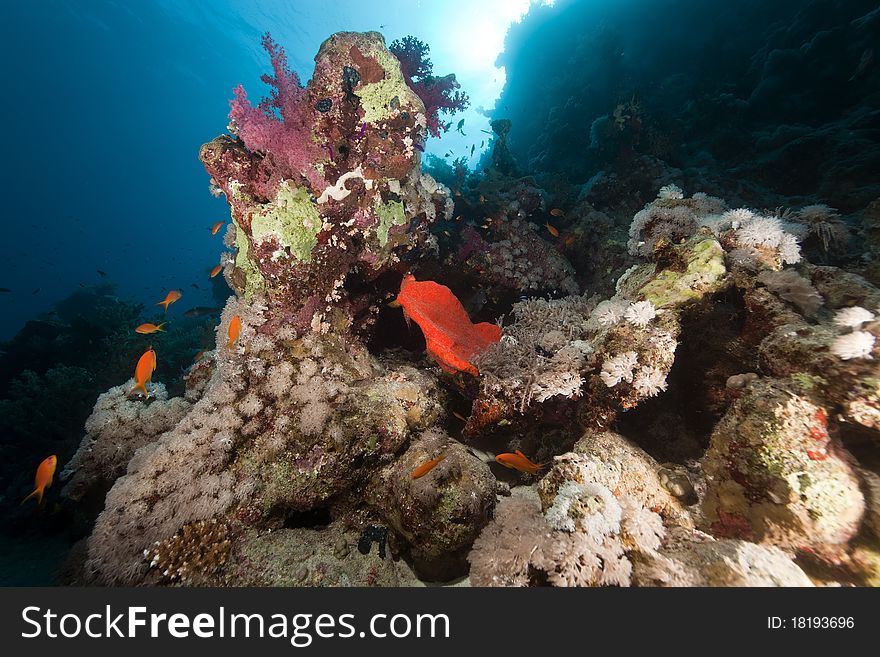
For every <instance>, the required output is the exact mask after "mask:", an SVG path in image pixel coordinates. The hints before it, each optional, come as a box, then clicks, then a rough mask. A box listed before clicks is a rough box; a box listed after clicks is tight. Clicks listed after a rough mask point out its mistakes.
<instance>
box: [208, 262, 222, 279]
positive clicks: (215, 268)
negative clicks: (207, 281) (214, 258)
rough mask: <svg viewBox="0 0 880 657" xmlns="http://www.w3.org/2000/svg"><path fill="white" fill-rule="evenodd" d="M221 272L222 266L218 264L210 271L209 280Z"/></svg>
mask: <svg viewBox="0 0 880 657" xmlns="http://www.w3.org/2000/svg"><path fill="white" fill-rule="evenodd" d="M221 271H223V265H222V264H219V265H217V266H216V267H214V269H212V270H211V278H214V277H215V276H216V275H217V274H219V273H220V272H221Z"/></svg>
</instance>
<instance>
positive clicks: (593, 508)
mask: <svg viewBox="0 0 880 657" xmlns="http://www.w3.org/2000/svg"><path fill="white" fill-rule="evenodd" d="M664 532H665V530H664V528H663V525H662V522H661V521H660V517H659V516H658V515H657V514H656V513H653V512H651V511H648V510H647V509H645V508H644V507H643V506H642V505H641V504H639V503H638V502H636V501H634V500H632V499H630V498H621V499H620V500H618V499H617V498H615V497H614V495H612V493H611V491H610V490H608V489H607V488H605V487H604V486H602V485H599V484H595V483H577V482H573V481H566V482H564V483H563V484H562V485H561V486H559V488H558V490H557V493H556V495H555V497H554V499H553V501H552V503H551V504H550V505H549V506H548V507H547V508H546V509H545V511H544V513H541V507H540V506H539V505H538V504H537V503H536V502H535V501H533V500H532V499H530V498H529V497H525V496H519V495H518V496H513V497H510V498H508V499H504V500H502V501H501V502H500V503H499V504H498V507H497V509H496V513H495V520H493V521H492V522H491V523H490V524H489V526H488V527H486V529H484V530H483V532H482V534H480V536H479V538H477V540H476V541H475V542H474V547H473V549H472V550H471V553H470V555H469V557H468V559H469V560H470V563H471V582H472V583H473V584H475V585H477V586H528V585H536V584H538V583H540V582H542V581H544V580H546V581H547V582H548V583H549V584H551V585H553V586H629V584H630V578H631V573H632V562H631V555H633V554H637V553H639V552H643V551H644V552H652V551H653V550H655V549H656V548H657V547H659V545H660V539H661V538H662V536H663V534H664Z"/></svg>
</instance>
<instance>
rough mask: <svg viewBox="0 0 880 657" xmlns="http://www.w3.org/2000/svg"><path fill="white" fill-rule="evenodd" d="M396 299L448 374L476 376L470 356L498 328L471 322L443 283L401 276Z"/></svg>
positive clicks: (497, 332) (495, 336)
mask: <svg viewBox="0 0 880 657" xmlns="http://www.w3.org/2000/svg"><path fill="white" fill-rule="evenodd" d="M397 302H398V303H399V304H400V305H401V306H403V310H404V312H406V315H407V317H409V318H410V319H412V320H413V321H414V322H415V323H416V324H418V325H419V328H421V329H422V333H424V334H425V342H426V343H427V348H428V353H430V354H431V355H432V356H433V357H434V358H435V359H436V360H437V362H438V363H439V365H440V367H442V368H443V369H444V370H446V371H447V372H450V373H455V372H468V373H470V374H474V375H477V374H479V372H478V371H477V368H476V367H475V366H474V365H473V364H472V363H471V361H472V360H473V358H474V356H475V355H477V354H478V353H480V352H482V351H484V350H485V349H486V348H487V347H488V346H489V345H490V344H492V343H493V342H498V341H499V340H500V339H501V327H500V326H497V325H496V324H490V323H488V322H481V323H480V324H473V323H472V322H471V319H470V317H468V314H467V312H466V311H465V309H464V306H462V305H461V302H460V301H459V300H458V299H457V298H456V296H455V295H454V294H453V293H452V290H450V289H449V288H448V287H446V286H445V285H440V284H439V283H435V282H434V281H417V280H416V279H415V277H414V276H405V277H404V278H403V281H402V282H401V283H400V294H399V295H397Z"/></svg>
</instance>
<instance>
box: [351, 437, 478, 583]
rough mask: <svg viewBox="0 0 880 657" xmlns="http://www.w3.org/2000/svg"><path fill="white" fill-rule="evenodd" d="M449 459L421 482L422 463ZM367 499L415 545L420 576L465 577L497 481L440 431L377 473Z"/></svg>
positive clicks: (413, 553) (414, 444) (412, 445)
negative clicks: (465, 564)
mask: <svg viewBox="0 0 880 657" xmlns="http://www.w3.org/2000/svg"><path fill="white" fill-rule="evenodd" d="M438 454H442V455H444V458H443V460H442V461H441V462H440V463H438V464H437V465H436V466H435V467H434V468H433V469H431V471H430V472H429V473H428V474H426V475H424V476H422V477H418V478H416V479H413V478H412V476H411V473H412V472H413V471H414V470H415V469H416V468H417V467H418V466H419V465H421V464H422V463H424V462H425V461H428V460H429V459H432V458H435V457H436V456H437V455H438ZM367 499H368V500H369V501H370V503H371V504H372V505H373V506H374V507H376V509H377V512H378V513H379V515H380V516H382V517H383V518H384V519H385V520H386V521H387V523H388V524H389V525H390V526H391V527H393V528H394V529H395V531H396V532H397V533H398V534H399V535H401V536H403V537H404V538H405V539H406V541H407V542H408V543H409V544H410V546H411V548H410V552H411V556H412V559H413V563H414V566H415V568H416V572H417V573H419V574H420V575H422V576H423V577H426V578H428V579H432V580H446V579H450V575H454V574H456V573H459V572H461V570H462V569H461V563H460V562H462V561H463V560H464V557H465V555H466V553H467V550H468V549H469V548H470V545H471V543H473V541H474V539H475V538H476V537H477V535H478V534H479V533H480V530H481V529H482V528H483V527H484V526H485V525H486V523H487V522H488V521H489V517H490V515H491V513H492V510H493V509H494V506H495V478H494V476H493V475H492V473H491V472H490V471H489V468H488V467H487V466H486V464H485V463H483V462H482V461H481V460H480V459H478V458H476V457H475V456H472V455H471V454H470V453H469V452H468V451H467V448H465V446H464V445H462V444H460V443H458V442H456V441H454V440H452V439H451V438H449V437H448V436H446V435H444V434H442V433H441V432H440V431H439V430H437V429H431V430H429V431H426V432H424V433H422V434H421V435H420V436H419V437H418V438H415V439H413V440H412V441H411V442H410V445H409V448H408V449H407V450H406V451H405V452H404V453H403V454H402V455H401V456H400V457H398V458H397V459H396V460H395V461H394V463H393V464H392V465H389V466H386V467H385V468H383V469H382V470H381V471H380V472H378V473H377V474H376V476H375V477H374V479H373V481H372V482H371V483H370V485H369V487H368V489H367Z"/></svg>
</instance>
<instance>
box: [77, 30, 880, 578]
mask: <svg viewBox="0 0 880 657" xmlns="http://www.w3.org/2000/svg"><path fill="white" fill-rule="evenodd" d="M263 46H264V48H265V50H266V51H267V53H268V55H269V58H270V60H271V65H272V69H273V72H272V74H271V75H267V76H264V78H263V80H264V82H266V83H267V84H269V85H270V86H271V87H272V88H273V90H272V92H271V95H270V96H269V97H268V98H266V99H264V100H262V101H261V102H260V103H258V104H256V105H254V104H252V103H251V102H250V101H249V100H248V98H247V96H246V94H245V92H244V91H243V89H241V88H238V89H236V91H235V97H234V99H233V100H232V103H231V111H230V125H229V132H230V134H227V135H221V136H219V137H217V138H216V139H214V140H213V141H211V142H209V143H208V144H205V145H204V146H203V147H202V149H201V151H200V158H201V160H202V162H203V164H204V166H205V169H206V170H207V172H208V173H209V175H210V176H211V179H212V184H213V185H214V186H215V187H216V188H217V189H218V190H219V191H220V193H221V194H222V195H224V196H225V197H226V201H227V203H228V205H229V208H230V213H231V215H232V220H233V223H232V225H231V226H230V227H229V228H228V229H227V233H226V235H225V240H224V245H225V247H226V249H228V252H227V253H226V254H225V255H224V256H223V257H222V263H223V273H224V277H225V279H226V280H227V281H228V282H229V284H230V286H231V287H232V289H233V291H234V292H235V294H234V296H232V297H231V298H229V300H228V301H227V302H226V304H225V306H224V308H223V310H222V313H221V314H220V317H219V322H218V323H217V325H216V327H215V335H214V340H213V345H211V348H210V350H208V351H205V352H204V353H202V354H201V355H200V357H199V358H198V359H197V361H196V362H195V363H193V364H192V365H191V366H189V367H188V368H187V369H186V374H185V375H184V377H183V379H182V385H180V386H176V388H177V389H178V392H177V394H175V393H172V392H168V390H169V388H171V385H170V383H169V378H168V377H169V376H171V375H170V374H169V372H168V371H163V370H162V368H161V366H160V368H159V369H158V370H157V371H156V376H155V378H156V379H157V382H154V383H153V384H152V386H153V387H152V390H151V395H150V399H148V400H147V399H141V398H140V397H136V396H131V395H130V394H129V391H130V389H131V387H132V384H131V383H128V384H125V385H123V386H116V387H113V388H111V389H110V390H109V391H108V392H107V393H105V394H103V395H101V397H99V399H98V402H97V404H96V405H95V408H94V410H93V413H92V415H91V417H90V418H89V419H88V421H87V422H86V425H85V427H86V436H85V438H84V439H83V441H82V444H81V446H80V450H79V452H77V454H76V456H75V457H74V458H73V459H72V460H71V461H70V463H68V464H67V467H66V468H65V470H64V474H63V477H64V478H65V479H67V480H68V483H67V486H66V487H65V491H64V494H65V496H66V498H67V499H69V500H79V499H82V498H84V497H85V496H86V495H88V494H90V493H93V492H94V493H95V494H101V493H103V492H104V491H105V490H106V489H107V488H108V487H109V492H107V494H106V499H105V502H104V508H103V511H102V512H101V513H100V515H99V516H98V518H97V520H96V523H95V526H94V529H93V531H92V533H91V535H90V536H89V537H88V539H87V541H86V543H85V549H84V551H85V555H84V563H83V569H82V572H81V573H80V574H79V579H78V581H81V582H83V583H91V584H105V585H120V584H121V585H141V584H150V585H154V584H166V585H167V584H175V585H176V584H179V585H204V584H213V585H279V586H300V585H302V586H306V585H311V586H325V585H326V586H331V585H332V586H335V585H348V584H351V585H367V586H369V585H411V584H417V583H418V582H419V581H440V582H449V581H452V580H455V579H457V578H461V577H463V576H465V575H468V574H469V579H468V580H466V581H467V582H469V583H470V584H472V585H476V586H538V585H552V586H630V585H636V586H766V585H780V586H806V585H809V584H812V583H818V584H826V583H852V584H866V583H873V582H877V581H878V580H880V556H878V555H880V536H878V533H880V532H878V520H877V517H878V514H877V509H878V502H877V499H878V494H877V491H878V489H880V485H878V479H877V472H876V468H877V460H876V448H877V445H878V444H880V439H878V435H880V434H878V432H880V390H878V384H877V381H878V378H880V377H878V374H877V362H878V360H880V353H878V345H877V342H876V341H877V337H878V336H880V321H878V319H877V318H878V316H880V290H877V289H876V288H875V287H874V286H873V285H872V284H871V283H870V282H869V281H868V280H866V279H865V278H862V277H861V276H859V275H857V274H854V273H852V272H848V271H845V270H843V269H840V268H838V267H836V266H831V265H827V264H824V265H821V266H820V265H817V264H814V262H816V261H819V262H822V263H827V262H835V263H838V264H840V263H842V262H843V261H844V260H845V259H846V258H847V257H848V255H847V253H848V249H849V246H850V244H849V242H848V234H849V229H848V228H847V223H846V221H845V218H844V217H842V216H841V215H839V214H837V213H836V211H834V210H832V209H831V208H830V207H827V206H821V205H818V204H816V203H814V202H811V199H807V198H802V199H799V200H797V202H795V203H786V204H785V206H786V207H789V208H791V209H790V210H788V211H786V210H783V208H782V205H783V204H781V203H780V204H779V207H778V209H776V210H771V209H767V208H766V207H763V205H766V204H771V205H772V201H775V200H777V198H776V197H775V196H774V195H772V194H770V195H766V196H763V197H761V198H766V199H767V201H764V202H762V204H758V203H754V206H755V207H753V208H750V207H744V205H745V203H744V201H743V196H749V197H751V198H754V196H752V194H753V192H754V188H749V187H748V186H747V185H746V186H745V187H744V188H741V189H737V190H734V191H732V192H731V194H730V195H725V199H727V200H722V198H721V197H720V196H716V195H715V194H716V193H720V192H718V187H717V186H714V185H712V184H705V185H704V184H694V186H693V188H694V189H702V190H705V191H696V193H693V194H691V195H688V193H687V192H686V191H685V190H684V189H682V187H679V186H678V184H676V181H678V182H680V183H681V184H683V185H684V184H685V183H687V182H693V181H694V180H695V178H698V176H696V174H695V173H694V172H693V171H689V172H688V171H685V170H683V169H675V168H673V167H672V166H670V165H668V164H666V163H664V162H661V161H660V160H659V159H658V155H657V154H658V153H661V152H666V151H668V150H670V149H671V147H670V148H664V147H663V144H662V142H663V139H662V138H661V135H660V134H659V132H660V125H659V120H658V119H657V118H656V117H654V116H653V115H652V111H651V109H649V107H648V106H646V103H645V102H644V101H643V100H642V99H639V98H637V97H636V96H635V95H632V96H630V95H627V96H626V97H628V98H631V100H629V101H618V102H617V106H616V108H614V109H613V110H612V108H611V107H605V108H604V109H601V108H600V105H599V104H596V105H591V104H590V102H591V101H589V100H588V99H586V98H584V97H582V94H581V92H580V91H579V92H578V93H577V94H575V95H576V96H577V98H574V99H573V100H572V102H571V106H570V107H569V106H567V107H565V108H554V109H553V111H552V112H551V116H550V118H549V119H548V123H549V124H550V125H551V126H552V125H553V124H560V123H562V124H568V123H567V122H570V121H572V120H573V118H572V117H574V116H576V115H577V114H578V112H582V111H584V110H585V109H586V108H588V107H592V108H593V109H594V110H596V111H599V109H601V112H602V114H601V117H600V119H596V120H595V121H592V123H589V122H588V124H587V125H588V126H590V129H589V130H583V129H581V133H580V136H579V137H578V139H583V138H588V139H589V140H590V146H589V149H590V154H589V155H588V157H586V158H584V159H585V160H586V163H585V164H583V166H586V167H589V166H594V165H595V166H601V167H603V168H602V169H601V170H596V171H594V172H592V173H591V175H590V176H589V178H588V179H587V178H583V177H582V176H581V178H580V180H579V184H574V185H573V184H571V178H570V179H569V180H566V176H567V175H569V176H575V174H578V171H579V169H578V167H579V166H581V165H579V164H577V162H576V160H575V159H574V158H573V157H567V156H563V157H560V158H559V159H560V164H559V169H557V170H555V171H549V170H548V171H549V172H548V171H544V172H543V174H542V175H534V176H521V175H520V174H521V173H522V171H525V170H532V169H534V167H535V166H536V164H540V162H543V161H546V158H547V157H549V156H550V155H551V154H553V153H555V152H557V151H559V150H563V146H561V145H560V144H559V143H558V142H554V143H551V141H550V137H549V136H544V135H545V133H543V132H542V137H541V139H539V140H538V141H537V142H536V143H535V144H534V147H528V148H526V147H524V146H522V145H521V143H520V144H517V142H515V141H514V138H513V136H512V135H515V134H516V133H513V132H512V126H513V123H512V122H511V121H510V120H506V119H496V120H495V121H494V123H493V130H494V132H495V142H494V145H493V146H494V149H493V155H492V158H491V160H492V163H491V165H490V166H488V168H487V170H485V171H483V172H482V173H480V172H475V173H469V172H468V171H467V169H466V168H465V167H464V163H463V161H457V162H456V166H455V167H452V166H448V167H446V169H443V172H444V173H443V175H444V176H445V178H444V179H445V180H447V181H448V182H449V183H450V185H451V188H447V187H446V186H444V185H442V184H440V183H438V182H437V181H436V180H435V179H434V178H432V177H431V176H429V175H427V174H425V173H424V172H423V170H422V169H421V155H420V154H421V152H422V151H423V149H424V143H425V140H426V139H427V138H428V137H429V135H432V134H438V133H439V132H441V131H443V130H448V127H449V125H448V124H446V126H444V125H443V124H441V122H440V113H442V112H444V111H448V112H449V113H451V112H452V111H454V110H456V109H461V108H462V107H463V106H464V105H465V103H466V97H465V96H464V95H462V94H460V93H458V92H455V89H456V88H457V84H456V83H455V80H454V77H446V78H436V77H434V76H433V74H432V68H431V63H430V61H429V60H428V59H427V53H428V50H427V46H425V44H423V43H421V42H420V41H418V40H417V39H414V38H411V37H408V38H407V39H404V40H402V41H399V42H395V43H393V44H392V45H391V47H390V48H386V47H385V43H384V40H383V38H382V37H381V35H379V34H378V33H373V32H370V33H365V34H359V33H347V32H346V33H338V34H335V35H333V36H331V37H330V38H329V39H327V40H326V41H325V42H324V43H323V44H322V46H321V48H320V50H319V52H318V54H317V56H316V58H315V70H314V74H313V75H312V77H311V78H310V80H309V82H308V83H307V84H306V85H305V86H303V85H302V84H301V83H300V80H299V79H298V77H297V76H296V75H295V74H294V73H293V72H292V71H291V70H290V67H289V64H288V62H287V59H286V56H285V53H284V50H283V49H282V48H281V47H280V46H278V45H277V44H276V43H275V42H274V41H272V40H271V38H270V37H269V36H268V35H267V36H266V37H264V39H263ZM581 55H582V53H579V54H577V56H578V57H580V56H581ZM765 91H766V90H765ZM579 121H580V122H582V121H583V118H580V119H579ZM517 125H519V123H517ZM581 128H583V126H581ZM535 132H536V129H535V126H534V125H532V124H530V123H529V122H528V121H526V122H525V128H524V133H525V134H532V135H534V134H535ZM584 133H589V134H587V135H586V136H585V134H584ZM554 139H558V136H557V137H555V138H554ZM646 148H650V149H651V153H646V152H640V149H646ZM518 161H520V162H523V163H527V165H526V166H525V167H520V165H518ZM435 168H438V167H436V166H435ZM580 173H584V172H583V171H582V170H580ZM753 173H754V172H753ZM555 174H559V175H555ZM756 175H757V174H756ZM576 177H577V176H575V178H576ZM581 183H582V184H581ZM688 186H690V185H688ZM453 190H454V191H453ZM710 192H712V193H711V194H710ZM410 321H411V322H412V323H413V324H416V325H417V328H416V327H411V326H410ZM155 348H156V349H157V351H158V352H159V353H160V356H159V358H160V362H161V350H162V345H161V344H159V345H157V346H156V347H155ZM141 351H142V350H141ZM426 355H427V356H428V358H426ZM128 356H129V357H130V356H131V354H128ZM128 372H130V369H129V370H128V371H127V372H126V374H128ZM120 378H122V377H120ZM158 381H162V382H164V385H163V384H162V383H158ZM166 386H167V387H166ZM509 452H514V453H515V454H517V455H518V457H519V458H521V459H524V460H526V461H528V463H529V464H530V467H527V468H504V467H502V466H504V465H505V464H508V465H509V464H510V461H509V458H510V457H512V456H513V455H512V454H510V453H509ZM506 458H507V459H508V460H507V461H505V459H506ZM532 460H534V463H532ZM536 464H540V465H536ZM521 470H525V471H521Z"/></svg>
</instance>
